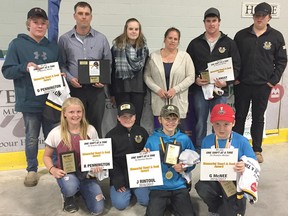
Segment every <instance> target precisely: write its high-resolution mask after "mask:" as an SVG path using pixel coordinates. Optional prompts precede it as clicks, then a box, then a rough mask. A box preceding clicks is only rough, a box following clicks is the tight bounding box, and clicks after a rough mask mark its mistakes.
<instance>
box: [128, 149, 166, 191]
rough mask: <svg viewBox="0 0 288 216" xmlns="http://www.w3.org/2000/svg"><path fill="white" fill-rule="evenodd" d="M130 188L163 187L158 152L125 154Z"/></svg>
mask: <svg viewBox="0 0 288 216" xmlns="http://www.w3.org/2000/svg"><path fill="white" fill-rule="evenodd" d="M126 159H127V167H128V175H129V183H130V187H131V188H137V187H150V186H156V185H163V178H162V171H161V162H160V155H159V151H151V152H149V153H142V152H141V153H133V154H127V155H126Z"/></svg>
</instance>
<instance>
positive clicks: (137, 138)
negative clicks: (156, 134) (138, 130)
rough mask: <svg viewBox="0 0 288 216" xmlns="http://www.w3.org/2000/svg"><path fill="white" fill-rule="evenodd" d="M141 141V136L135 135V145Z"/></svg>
mask: <svg viewBox="0 0 288 216" xmlns="http://www.w3.org/2000/svg"><path fill="white" fill-rule="evenodd" d="M142 140H143V136H141V135H136V136H135V142H136V143H141V142H142Z"/></svg>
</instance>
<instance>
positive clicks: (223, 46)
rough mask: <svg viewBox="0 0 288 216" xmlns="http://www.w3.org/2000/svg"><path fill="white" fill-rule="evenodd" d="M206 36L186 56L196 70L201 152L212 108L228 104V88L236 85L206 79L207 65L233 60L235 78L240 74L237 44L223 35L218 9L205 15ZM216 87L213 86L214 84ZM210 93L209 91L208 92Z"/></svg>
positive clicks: (195, 106) (197, 138)
mask: <svg viewBox="0 0 288 216" xmlns="http://www.w3.org/2000/svg"><path fill="white" fill-rule="evenodd" d="M203 22H204V27H205V32H204V33H203V34H201V35H199V36H198V37H196V38H195V39H193V40H192V41H191V42H190V43H189V45H188V47H187V50H186V51H187V52H188V53H189V55H190V56H191V58H192V60H193V63H194V66H195V75H196V77H195V83H194V84H193V85H191V87H190V89H189V92H190V94H191V97H189V99H190V98H191V99H190V100H191V101H189V103H190V104H191V105H192V106H193V112H194V113H195V148H196V150H197V151H198V152H200V149H201V143H202V140H203V138H204V137H205V136H206V135H207V120H208V116H209V112H210V111H211V110H212V108H213V106H214V105H216V104H220V103H227V99H228V94H229V93H228V92H229V90H228V86H229V85H230V84H232V83H233V81H226V80H225V79H215V80H214V81H210V80H209V76H208V77H207V75H206V76H205V74H207V70H208V64H209V63H210V62H213V61H217V60H221V59H225V58H230V57H231V58H232V62H233V72H234V77H235V78H237V77H238V74H239V70H240V55H239V52H238V49H237V46H236V43H235V42H234V41H233V40H232V39H231V38H230V37H228V36H227V34H224V33H223V32H222V31H220V24H221V16H220V12H219V10H218V9H217V8H214V7H211V8H208V9H207V10H206V11H205V12H204V20H203ZM213 83H214V84H213ZM209 89H210V91H209Z"/></svg>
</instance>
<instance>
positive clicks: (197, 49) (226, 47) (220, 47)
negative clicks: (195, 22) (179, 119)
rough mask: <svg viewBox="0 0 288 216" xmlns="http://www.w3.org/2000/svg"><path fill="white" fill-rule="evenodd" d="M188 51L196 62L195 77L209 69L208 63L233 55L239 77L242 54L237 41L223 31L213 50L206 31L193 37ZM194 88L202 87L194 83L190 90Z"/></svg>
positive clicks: (235, 73)
mask: <svg viewBox="0 0 288 216" xmlns="http://www.w3.org/2000/svg"><path fill="white" fill-rule="evenodd" d="M186 51H187V52H188V53H189V55H190V56H191V58H192V61H193V63H194V67H195V76H196V77H195V79H196V78H197V76H199V75H200V72H201V71H203V70H206V69H207V67H208V65H207V64H208V63H210V62H213V61H217V60H220V59H224V58H228V57H232V61H233V69H234V77H235V79H237V77H238V74H239V71H240V65H241V63H240V55H239V52H238V49H237V46H236V43H235V42H234V41H233V40H232V39H231V38H229V37H228V36H227V35H225V34H223V33H222V32H221V36H220V38H219V39H218V41H217V43H216V44H215V47H214V49H213V51H212V52H210V46H209V44H208V43H207V41H206V38H205V33H203V34H201V35H200V36H198V37H197V38H195V39H193V40H192V41H191V42H190V44H189V45H188V47H187V50H186ZM230 83H231V82H230ZM228 84H229V82H228ZM194 88H197V89H198V90H199V89H200V88H201V87H200V86H198V85H197V84H196V83H194V84H193V85H192V86H191V87H190V91H191V90H193V89H194ZM227 88H228V85H227V87H226V88H224V89H223V90H224V91H225V92H226V93H227V91H228V90H227Z"/></svg>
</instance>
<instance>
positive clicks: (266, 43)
mask: <svg viewBox="0 0 288 216" xmlns="http://www.w3.org/2000/svg"><path fill="white" fill-rule="evenodd" d="M271 47H272V43H271V42H268V41H265V42H264V44H263V48H264V49H265V50H270V49H271Z"/></svg>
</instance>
